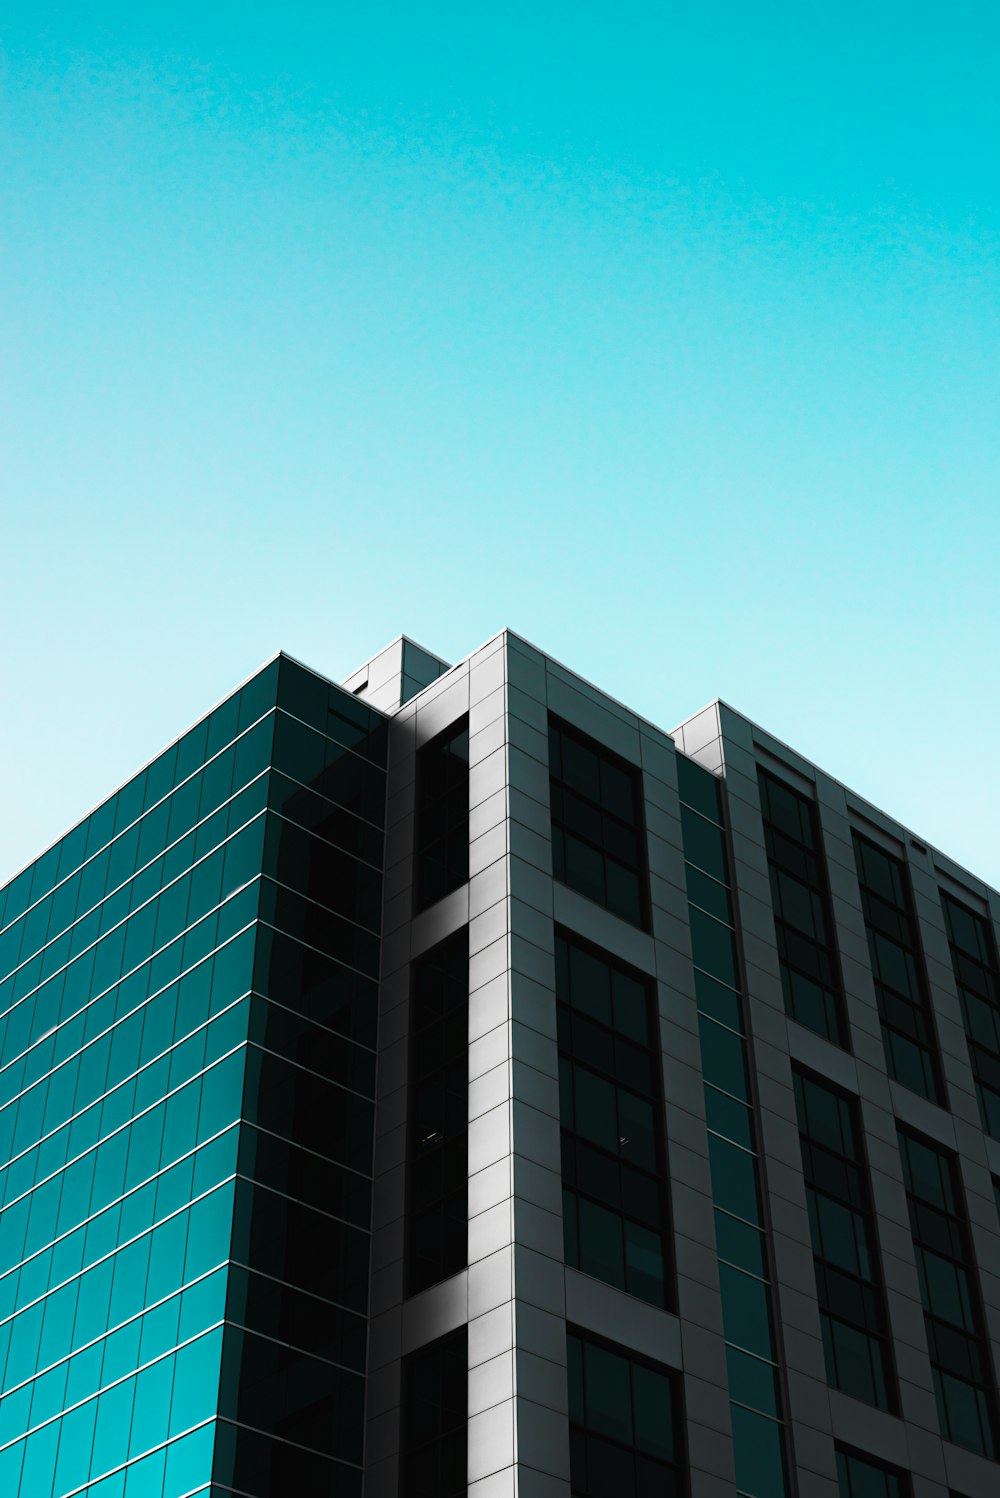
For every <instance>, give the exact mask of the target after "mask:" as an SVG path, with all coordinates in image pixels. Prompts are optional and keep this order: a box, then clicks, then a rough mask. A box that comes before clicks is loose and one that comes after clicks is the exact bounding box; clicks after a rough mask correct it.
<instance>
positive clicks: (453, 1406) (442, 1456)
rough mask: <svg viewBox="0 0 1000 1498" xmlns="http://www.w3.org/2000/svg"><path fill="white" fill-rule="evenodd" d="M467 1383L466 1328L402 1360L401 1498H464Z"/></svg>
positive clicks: (467, 1341) (467, 1351) (466, 1461)
mask: <svg viewBox="0 0 1000 1498" xmlns="http://www.w3.org/2000/svg"><path fill="white" fill-rule="evenodd" d="M468 1380H469V1334H468V1329H467V1328H466V1327H464V1326H463V1327H461V1328H460V1329H459V1330H458V1331H456V1332H452V1333H451V1334H450V1335H449V1336H447V1337H441V1338H440V1339H439V1340H438V1341H437V1342H431V1343H430V1344H429V1346H427V1347H422V1348H421V1349H420V1351H419V1352H414V1353H411V1355H410V1356H409V1357H408V1358H405V1359H404V1360H403V1410H402V1440H401V1451H400V1464H399V1465H400V1470H399V1492H400V1498H431V1495H433V1498H465V1495H466V1484H467V1481H468V1438H467V1434H466V1432H467V1430H468V1424H469V1396H468Z"/></svg>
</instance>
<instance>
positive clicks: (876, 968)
mask: <svg viewBox="0 0 1000 1498" xmlns="http://www.w3.org/2000/svg"><path fill="white" fill-rule="evenodd" d="M854 857H855V861H856V863H857V868H858V879H859V881H860V884H861V904H862V908H863V910H864V917H865V929H866V931H867V933H868V950H869V952H870V954H871V963H872V976H873V977H874V979H875V997H876V1000H877V1002H878V1013H879V1020H880V1022H881V1026H882V1044H883V1046H884V1048H885V1061H886V1067H887V1068H888V1071H889V1075H890V1077H892V1078H893V1079H894V1080H895V1081H897V1082H901V1083H902V1085H903V1086H904V1087H909V1088H911V1089H912V1091H914V1092H919V1093H922V1094H923V1096H924V1097H926V1098H930V1100H931V1102H933V1103H941V1104H942V1105H944V1102H945V1095H944V1082H943V1080H942V1077H941V1066H940V1061H939V1059H938V1052H937V1039H936V1037H935V1034H934V1021H933V1018H932V1015H931V1007H930V999H929V997H928V993H927V980H926V978H925V976H924V965H923V957H922V955H921V951H920V943H919V938H918V936H917V927H916V922H915V920H914V916H913V896H912V894H911V891H910V881H909V876H908V875H907V872H906V866H905V864H904V863H903V862H902V860H901V859H899V858H894V857H893V856H892V854H891V853H886V852H885V850H884V849H882V848H877V847H876V846H875V844H874V843H872V842H869V841H868V839H867V838H865V837H862V836H861V835H860V833H857V832H855V833H854Z"/></svg>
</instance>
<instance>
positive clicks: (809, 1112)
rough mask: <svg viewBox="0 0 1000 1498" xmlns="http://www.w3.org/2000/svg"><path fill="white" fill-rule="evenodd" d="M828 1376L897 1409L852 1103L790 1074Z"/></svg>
mask: <svg viewBox="0 0 1000 1498" xmlns="http://www.w3.org/2000/svg"><path fill="white" fill-rule="evenodd" d="M793 1080H794V1083H795V1106H796V1109H797V1110H798V1115H799V1139H800V1142H801V1145H802V1170H803V1174H804V1175H805V1184H806V1201H807V1204H808V1207H809V1228H810V1231H811V1233H812V1244H813V1256H814V1261H815V1265H816V1293H817V1296H818V1299H819V1315H820V1324H821V1326H822V1330H823V1351H824V1354H825V1356H826V1376H827V1378H828V1380H829V1382H830V1384H831V1385H832V1387H833V1388H835V1389H839V1390H840V1391H841V1393H843V1394H850V1395H851V1396H852V1398H854V1399H862V1400H864V1401H865V1403H866V1404H874V1405H876V1406H877V1408H878V1409H880V1410H890V1411H892V1412H893V1413H895V1411H896V1409H897V1408H898V1404H897V1399H896V1391H895V1378H894V1374H893V1367H892V1355H891V1341H890V1336H889V1325H888V1317H887V1315H886V1309H885V1295H884V1291H883V1288H882V1272H881V1266H880V1263H879V1252H878V1240H877V1238H876V1236H875V1224H874V1217H873V1213H872V1205H871V1193H870V1190H869V1186H868V1172H867V1169H866V1166H865V1161H864V1156H863V1153H862V1143H861V1141H862V1138H863V1134H862V1130H861V1125H860V1119H859V1117H858V1110H857V1106H856V1104H855V1103H854V1102H853V1101H852V1100H850V1099H848V1098H846V1097H844V1096H842V1095H841V1094H840V1093H839V1092H835V1091H834V1090H833V1089H832V1088H830V1087H825V1086H823V1085H822V1084H821V1083H820V1082H819V1081H817V1080H816V1078H815V1077H809V1076H806V1075H805V1073H803V1072H799V1071H796V1072H794V1073H793Z"/></svg>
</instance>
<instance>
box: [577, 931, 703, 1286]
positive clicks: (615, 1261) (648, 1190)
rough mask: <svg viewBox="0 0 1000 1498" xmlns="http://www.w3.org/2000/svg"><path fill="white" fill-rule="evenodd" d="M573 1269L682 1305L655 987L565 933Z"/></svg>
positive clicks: (609, 1282)
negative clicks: (675, 1267)
mask: <svg viewBox="0 0 1000 1498" xmlns="http://www.w3.org/2000/svg"><path fill="white" fill-rule="evenodd" d="M556 998H557V1000H558V1010H557V1017H558V1035H559V1113H560V1121H561V1125H562V1177H563V1232H564V1239H565V1250H566V1263H567V1264H569V1265H570V1266H571V1267H572V1268H574V1269H581V1270H583V1272H584V1273H585V1274H591V1275H593V1276H594V1277H595V1278H596V1279H600V1280H604V1281H605V1282H606V1283H607V1284H609V1285H615V1286H617V1287H618V1289H620V1290H627V1291H628V1293H629V1294H630V1295H637V1296H639V1298H640V1299H642V1300H648V1301H650V1302H651V1303H652V1304H653V1305H657V1306H664V1305H668V1304H670V1305H672V1304H673V1299H674V1291H673V1275H672V1272H671V1269H670V1258H669V1231H670V1229H669V1215H668V1206H667V1179H666V1161H665V1158H664V1142H665V1137H666V1135H665V1127H664V1117H663V1101H662V1081H661V1078H662V1071H661V1063H660V1047H659V1026H658V1022H657V1014H656V997H655V986H654V985H652V984H651V983H650V982H649V980H648V979H643V978H641V977H640V976H639V975H638V974H636V973H633V972H632V971H631V970H629V969H627V968H624V967H622V966H621V964H620V963H617V962H614V961H612V960H611V958H609V957H608V956H607V954H605V953H603V952H599V951H598V950H597V949H596V948H594V947H590V946H588V945H586V944H585V943H582V942H580V941H579V940H578V939H573V938H571V937H570V936H569V935H568V934H567V933H566V932H557V933H556Z"/></svg>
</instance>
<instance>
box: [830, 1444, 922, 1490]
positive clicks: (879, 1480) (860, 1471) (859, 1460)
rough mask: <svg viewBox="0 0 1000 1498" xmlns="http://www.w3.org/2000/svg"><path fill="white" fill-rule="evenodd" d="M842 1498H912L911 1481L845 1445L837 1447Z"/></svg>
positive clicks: (902, 1473) (882, 1463)
mask: <svg viewBox="0 0 1000 1498" xmlns="http://www.w3.org/2000/svg"><path fill="white" fill-rule="evenodd" d="M837 1483H838V1486H839V1488H840V1498H911V1494H912V1489H911V1487H910V1479H909V1477H908V1476H907V1474H906V1473H905V1472H900V1471H899V1469H898V1468H896V1467H889V1466H886V1464H885V1463H884V1462H880V1461H876V1459H875V1458H874V1457H872V1456H862V1455H861V1453H860V1452H858V1451H850V1450H849V1449H848V1448H847V1447H846V1446H838V1447H837Z"/></svg>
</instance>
